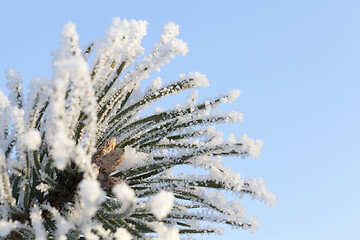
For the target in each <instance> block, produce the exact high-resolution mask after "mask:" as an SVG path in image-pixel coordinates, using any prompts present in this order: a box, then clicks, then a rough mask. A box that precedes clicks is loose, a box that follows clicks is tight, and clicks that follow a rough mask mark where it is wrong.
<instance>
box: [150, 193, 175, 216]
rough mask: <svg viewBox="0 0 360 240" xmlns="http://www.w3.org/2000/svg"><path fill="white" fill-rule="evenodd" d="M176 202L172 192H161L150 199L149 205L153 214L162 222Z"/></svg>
mask: <svg viewBox="0 0 360 240" xmlns="http://www.w3.org/2000/svg"><path fill="white" fill-rule="evenodd" d="M174 200H175V198H174V195H173V194H172V193H171V192H166V191H161V192H160V193H158V194H157V195H156V196H155V197H154V198H152V199H150V200H149V202H148V204H149V207H150V210H151V212H152V214H154V215H155V217H156V218H157V219H159V220H161V219H163V218H164V217H166V216H167V215H168V214H169V212H170V211H171V209H172V206H173V203H174Z"/></svg>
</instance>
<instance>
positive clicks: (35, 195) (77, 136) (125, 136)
mask: <svg viewBox="0 0 360 240" xmlns="http://www.w3.org/2000/svg"><path fill="white" fill-rule="evenodd" d="M146 27H147V22H146V21H136V20H130V21H128V20H126V19H120V18H114V19H113V21H112V25H111V26H110V27H109V29H108V30H107V31H106V34H105V36H104V37H103V38H102V39H101V40H99V41H92V42H91V44H90V45H89V46H88V47H87V48H85V49H82V48H80V45H79V36H78V34H77V32H76V27H75V24H73V23H71V22H69V23H67V24H65V25H64V27H63V29H62V37H61V48H60V49H57V50H54V51H53V53H52V54H53V63H52V67H53V75H52V79H50V80H49V79H43V78H34V79H33V80H32V81H31V83H30V84H29V86H28V89H29V91H28V93H27V96H24V94H23V91H22V85H23V80H22V78H21V76H20V73H19V72H17V71H15V70H12V69H7V70H6V79H7V83H6V87H7V88H8V89H9V90H10V93H9V96H5V95H4V94H3V92H1V91H0V115H1V118H0V237H1V238H4V239H59V240H65V239H84V238H85V239H122V240H124V239H125V240H128V239H159V240H161V239H164V240H165V239H166V240H178V239H180V238H181V237H183V236H185V235H188V236H190V235H193V234H204V233H207V234H209V233H212V234H223V229H222V228H221V226H222V225H221V224H225V225H230V226H232V227H233V228H242V229H250V230H251V231H252V232H255V231H256V228H257V225H258V223H257V220H256V218H254V217H251V216H247V214H246V212H245V207H244V206H245V205H246V202H245V201H244V202H242V201H243V196H244V195H248V196H250V197H251V198H253V199H257V200H260V201H264V202H265V203H266V204H267V205H268V206H274V205H275V200H276V196H275V194H273V193H272V192H270V191H269V190H268V189H267V188H266V186H265V183H264V180H263V179H262V178H253V179H245V178H242V176H241V175H240V174H239V173H235V172H233V171H232V169H231V168H230V167H226V166H225V165H224V164H223V162H222V159H223V157H232V158H257V157H259V155H260V154H261V148H262V145H263V141H262V140H254V139H251V138H250V137H248V136H247V135H246V134H244V133H243V134H242V136H241V137H238V138H236V137H235V134H230V136H229V137H228V139H224V133H223V132H221V131H219V130H217V129H216V125H218V124H225V125H228V124H232V123H234V122H241V121H242V120H243V114H242V113H239V112H235V111H229V112H223V111H221V107H222V105H223V104H233V103H234V102H235V101H236V99H237V98H238V97H239V96H240V94H241V92H240V90H238V89H234V90H231V91H229V92H228V93H226V94H220V95H218V96H217V97H214V98H207V99H201V98H200V97H201V96H200V94H199V92H197V88H200V87H204V88H205V87H208V86H209V80H208V79H207V77H206V76H205V75H204V74H201V73H198V72H190V73H188V74H180V75H179V77H178V78H177V80H175V81H169V80H168V79H161V78H160V77H156V78H155V79H153V81H152V83H151V84H150V86H148V87H147V88H140V84H141V83H142V82H143V80H144V79H147V78H149V76H150V75H151V74H152V73H153V72H154V71H158V72H159V71H160V69H161V67H162V66H163V65H165V64H168V63H169V62H170V61H171V60H172V59H173V58H174V57H176V56H177V55H185V54H186V53H187V52H188V46H187V44H186V43H185V42H184V41H183V40H180V39H179V38H178V35H179V26H178V25H176V24H175V23H173V22H169V23H167V24H165V26H164V27H163V29H162V34H161V35H160V39H159V41H158V42H156V43H155V44H154V47H153V49H152V50H151V51H150V53H149V54H148V55H146V56H142V57H140V56H141V55H142V54H143V53H144V48H143V47H142V45H141V41H142V39H143V37H144V36H145V35H146ZM91 54H93V55H92V56H90V55H91ZM175 79H176V77H175ZM141 89H145V91H144V92H142V90H141ZM186 91H189V92H187V94H188V95H187V99H186V98H185V99H186V101H185V103H183V104H175V105H174V106H173V107H170V106H168V105H169V104H166V101H165V100H164V98H165V97H171V96H172V95H176V94H183V93H186ZM25 97H26V101H25V100H24V99H25ZM161 103H165V109H164V108H163V107H164V106H163V105H164V104H163V105H160V104H161ZM161 107H162V108H161ZM238 164H241V161H239V162H238Z"/></svg>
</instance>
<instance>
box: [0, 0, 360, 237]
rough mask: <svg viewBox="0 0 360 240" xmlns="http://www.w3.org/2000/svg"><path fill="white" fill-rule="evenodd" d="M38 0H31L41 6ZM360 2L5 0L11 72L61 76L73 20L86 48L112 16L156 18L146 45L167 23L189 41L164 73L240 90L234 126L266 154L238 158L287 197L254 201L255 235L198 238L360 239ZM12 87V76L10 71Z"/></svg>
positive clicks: (4, 59)
mask: <svg viewBox="0 0 360 240" xmlns="http://www.w3.org/2000/svg"><path fill="white" fill-rule="evenodd" d="M30 2H31V3H30ZM359 13H360V2H359V1H346V0H339V1H331V0H326V1H325V0H324V1H320V0H319V1H316V0H311V1H310V0H309V1H287V0H284V1H276V0H274V1H270V0H269V1H265V0H263V1H235V0H234V1H226V0H223V1H221V4H220V1H205V0H203V1H186V0H183V1H120V0H116V1H115V0H114V1H106V0H102V1H91V0H87V1H1V3H0V32H1V33H0V54H1V55H0V69H1V71H3V70H5V68H7V67H11V68H14V69H16V70H19V71H20V72H21V74H22V76H23V77H24V79H25V80H26V81H27V82H28V81H29V80H30V79H31V78H33V77H38V76H40V77H49V78H51V56H50V52H51V50H52V49H53V48H55V47H59V39H60V32H61V27H62V25H63V24H64V23H66V22H68V21H69V20H71V21H72V22H74V23H75V24H76V25H77V30H78V32H79V35H80V40H81V43H82V44H83V45H85V44H87V43H88V42H89V41H91V40H92V39H99V38H101V37H102V35H103V33H104V31H105V29H106V28H107V27H108V26H109V25H110V23H111V18H112V17H115V16H119V17H121V18H127V19H133V18H134V19H143V20H147V21H148V22H149V25H148V36H147V37H146V38H145V40H144V46H145V47H147V48H149V47H151V46H152V44H153V42H155V41H156V40H157V39H158V38H159V34H160V30H161V26H162V25H163V24H165V23H166V22H168V21H174V22H176V23H177V24H179V25H180V38H181V39H184V40H185V41H186V42H187V43H188V44H189V48H190V52H189V53H188V55H187V56H186V57H178V58H176V60H174V61H173V62H172V63H171V64H170V65H167V66H166V67H164V68H163V69H162V71H163V72H162V76H163V78H164V79H166V78H169V79H173V78H174V77H176V76H177V75H178V73H187V72H189V71H199V72H202V73H205V74H206V75H207V76H208V78H209V80H210V87H209V88H208V89H206V90H205V91H201V93H200V94H202V96H211V95H217V94H218V93H222V92H227V91H229V90H231V89H233V88H239V89H240V90H241V91H242V93H243V94H242V96H241V97H240V98H239V100H238V101H237V102H236V103H235V105H232V106H231V107H232V108H233V109H235V110H238V111H241V112H243V113H244V114H245V115H244V117H245V120H244V122H242V123H239V124H236V125H232V126H231V127H230V128H229V127H228V128H226V129H225V131H226V132H235V133H236V134H237V135H238V136H240V135H242V134H243V133H247V134H248V135H249V136H250V137H253V138H260V139H263V140H264V142H265V143H264V148H263V154H262V156H261V157H260V158H259V159H255V160H251V159H246V160H242V159H228V160H225V162H226V165H228V166H231V167H232V168H233V169H234V171H239V172H240V173H241V174H242V175H243V176H244V177H263V178H264V179H265V181H266V183H267V186H268V188H269V189H270V190H272V191H273V192H275V193H276V194H277V205H276V207H274V208H268V207H266V206H265V204H263V203H261V202H258V201H250V200H249V199H245V203H244V204H245V206H246V207H247V208H248V214H249V215H255V216H257V217H258V220H259V229H258V231H257V233H256V234H251V233H249V232H247V231H243V230H231V229H227V231H226V234H225V235H224V236H222V237H218V236H216V237H212V236H210V237H209V236H204V237H199V238H198V239H207V240H210V239H223V240H225V239H254V240H255V239H256V240H265V239H266V240H268V239H276V240H289V239H291V240H297V239H299V240H300V239H301V240H303V239H327V240H332V239H334V240H335V239H336V240H337V239H347V240H351V239H354V240H356V239H360V230H359V224H360V204H359V202H360V187H359V185H360V177H359V175H360V153H359V152H360V127H359V124H360V113H359V109H360V95H359V93H360V81H359V80H360V14H359ZM0 82H1V84H0V87H1V89H2V90H4V85H5V73H4V72H3V73H1V74H0Z"/></svg>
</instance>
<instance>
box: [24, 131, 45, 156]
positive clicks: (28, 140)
mask: <svg viewBox="0 0 360 240" xmlns="http://www.w3.org/2000/svg"><path fill="white" fill-rule="evenodd" d="M23 141H24V144H25V146H27V148H28V149H29V150H32V151H34V150H36V149H38V148H39V147H40V144H41V136H40V132H39V131H38V130H34V129H32V130H30V131H28V132H27V133H25V134H24V136H23Z"/></svg>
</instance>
